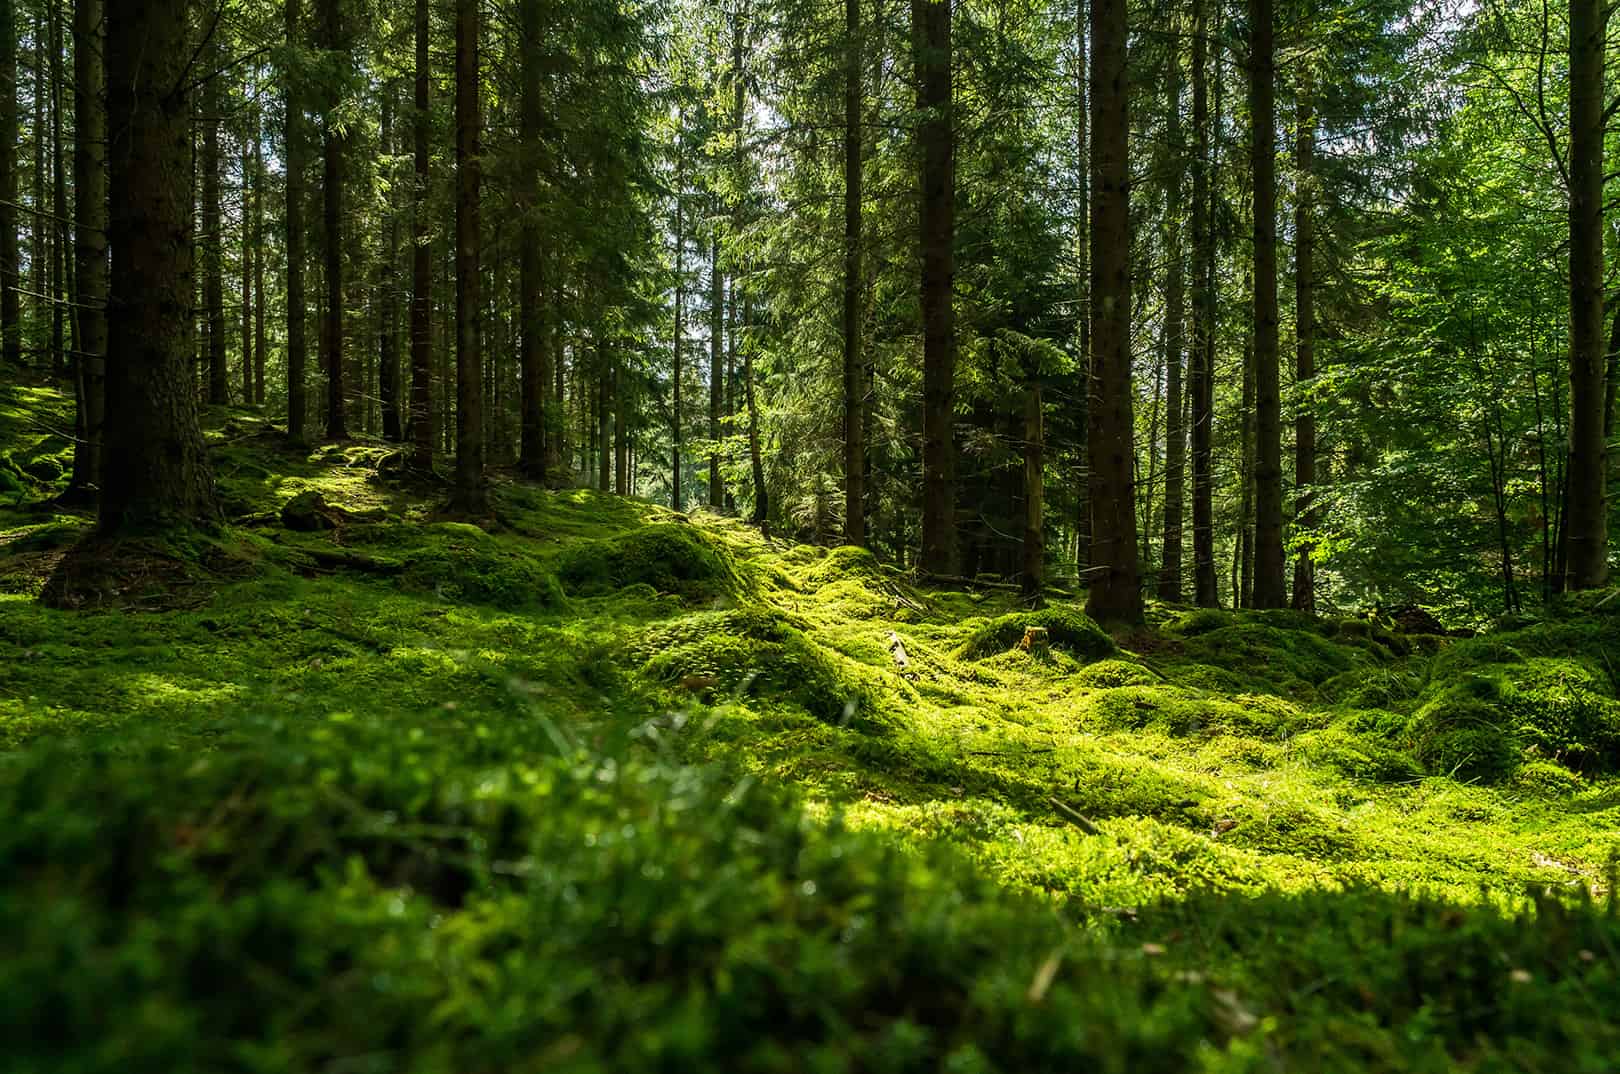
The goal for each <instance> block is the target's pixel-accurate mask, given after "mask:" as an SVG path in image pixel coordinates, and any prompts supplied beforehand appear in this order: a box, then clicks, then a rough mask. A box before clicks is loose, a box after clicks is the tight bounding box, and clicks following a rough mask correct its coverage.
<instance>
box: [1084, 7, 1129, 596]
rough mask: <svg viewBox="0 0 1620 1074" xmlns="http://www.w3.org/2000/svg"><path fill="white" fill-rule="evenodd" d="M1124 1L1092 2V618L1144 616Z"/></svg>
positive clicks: (1090, 422) (1090, 441)
mask: <svg viewBox="0 0 1620 1074" xmlns="http://www.w3.org/2000/svg"><path fill="white" fill-rule="evenodd" d="M1127 40H1128V36H1127V27H1126V5H1125V0H1092V5H1091V44H1092V52H1091V130H1092V140H1091V255H1092V256H1091V377H1090V396H1091V406H1090V414H1089V416H1088V421H1087V433H1088V445H1089V453H1090V466H1091V484H1090V488H1091V519H1092V536H1091V570H1090V587H1089V588H1090V593H1089V597H1088V599H1087V602H1086V608H1087V610H1088V611H1089V612H1090V613H1091V615H1092V616H1093V617H1094V618H1097V619H1099V620H1105V621H1106V620H1112V621H1123V622H1140V621H1141V619H1142V591H1141V579H1140V576H1139V572H1138V564H1137V549H1136V479H1135V472H1134V470H1135V467H1134V462H1135V444H1134V439H1133V438H1134V432H1135V419H1134V415H1133V404H1132V397H1131V396H1132V393H1131V265H1130V249H1131V236H1130V160H1129V157H1128V155H1127V153H1128V140H1129V133H1130V119H1129V107H1128V106H1129V99H1130V90H1129V86H1128V84H1127V82H1126V47H1127Z"/></svg>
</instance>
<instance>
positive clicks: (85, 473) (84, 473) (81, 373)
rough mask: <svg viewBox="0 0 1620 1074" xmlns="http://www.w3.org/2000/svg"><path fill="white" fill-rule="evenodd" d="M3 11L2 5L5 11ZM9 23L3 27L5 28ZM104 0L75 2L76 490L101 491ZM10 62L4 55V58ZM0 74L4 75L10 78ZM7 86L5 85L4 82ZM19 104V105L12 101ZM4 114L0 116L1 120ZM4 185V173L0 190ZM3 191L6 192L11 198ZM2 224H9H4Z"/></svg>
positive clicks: (82, 494) (104, 400)
mask: <svg viewBox="0 0 1620 1074" xmlns="http://www.w3.org/2000/svg"><path fill="white" fill-rule="evenodd" d="M3 16H4V13H3V12H0V17H3ZM4 32H5V28H4V27H3V26H0V33H4ZM104 40H105V35H104V34H103V26H102V0H77V2H76V3H75V4H74V8H73V85H74V117H75V118H74V145H73V189H74V193H75V197H74V205H73V207H74V212H75V217H74V225H73V235H74V239H75V249H74V258H75V262H76V265H75V271H74V273H73V276H74V280H75V281H76V283H77V290H76V293H75V294H74V301H75V302H76V303H77V304H78V306H77V310H78V319H79V332H78V336H79V347H78V349H79V354H78V356H77V357H76V358H75V360H74V363H73V364H74V369H75V370H76V371H77V376H76V377H75V382H76V383H75V389H76V394H77V397H78V407H79V416H78V421H77V422H76V425H77V427H78V431H79V436H78V442H77V443H76V444H75V445H74V451H73V479H72V485H71V491H72V494H74V495H76V496H78V497H80V498H89V497H90V496H92V495H94V494H95V492H96V490H98V489H99V488H100V485H101V437H102V426H103V423H104V422H105V420H106V406H107V384H106V377H107V111H106V102H105V97H104V96H103V95H104V94H105V92H106V88H107V85H106V84H107V79H106V70H105V68H104V67H103V65H102V49H103V47H104ZM0 66H3V61H0ZM3 77H4V76H3V74H0V78H3ZM0 93H3V87H0ZM12 107H13V108H15V106H14V105H13V106H12ZM3 123H4V120H3V119H0V124H3ZM4 185H5V180H4V178H0V189H3V188H4ZM5 196H6V195H5V194H4V193H0V197H5ZM0 226H3V225H0Z"/></svg>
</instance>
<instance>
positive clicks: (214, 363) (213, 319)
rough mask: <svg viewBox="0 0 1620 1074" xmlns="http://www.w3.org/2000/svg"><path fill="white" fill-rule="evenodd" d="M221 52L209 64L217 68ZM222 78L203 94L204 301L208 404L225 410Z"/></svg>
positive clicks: (212, 55)
mask: <svg viewBox="0 0 1620 1074" xmlns="http://www.w3.org/2000/svg"><path fill="white" fill-rule="evenodd" d="M218 55H219V53H218V52H217V50H210V52H209V56H210V59H209V60H207V61H206V62H207V63H209V64H212V65H213V66H215V67H217V66H218V65H219V63H218ZM220 85H221V80H220V78H219V77H217V76H216V77H213V78H210V79H208V81H207V84H206V86H205V87H204V90H203V117H202V121H203V159H202V188H203V189H202V197H203V234H202V243H203V247H202V252H203V273H204V277H203V301H204V303H206V304H207V307H208V402H209V403H210V404H212V405H214V406H225V405H226V404H228V403H229V402H230V401H231V382H230V372H229V369H228V367H227V364H226V354H225V233H224V224H223V223H222V214H221V212H220V192H219V187H220V178H219V176H220V171H221V170H222V169H223V167H224V159H223V158H222V157H221V155H220V151H219V123H220V114H221V113H222V112H224V110H225V101H224V95H223V94H222V93H221V92H220Z"/></svg>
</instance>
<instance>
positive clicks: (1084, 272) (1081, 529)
mask: <svg viewBox="0 0 1620 1074" xmlns="http://www.w3.org/2000/svg"><path fill="white" fill-rule="evenodd" d="M1089 11H1090V0H1076V3H1075V5H1074V55H1075V60H1074V89H1075V120H1074V126H1075V140H1074V160H1075V165H1074V166H1075V178H1076V180H1077V185H1078V187H1079V190H1078V192H1077V194H1076V195H1075V199H1074V204H1075V228H1074V232H1075V238H1074V244H1075V266H1076V270H1075V271H1076V273H1077V274H1078V276H1079V281H1080V288H1079V290H1080V293H1079V296H1078V298H1079V300H1080V301H1079V307H1080V315H1079V316H1078V317H1077V318H1076V321H1078V323H1079V331H1078V332H1077V333H1076V334H1077V335H1078V336H1079V340H1078V346H1077V347H1076V351H1077V353H1078V354H1079V363H1080V384H1079V386H1078V390H1077V391H1076V392H1075V395H1076V397H1077V398H1078V403H1077V405H1076V414H1075V422H1076V424H1077V425H1078V426H1079V428H1080V429H1082V430H1085V429H1087V428H1088V427H1089V426H1090V423H1091V418H1090V414H1091V163H1090V161H1091V150H1090V145H1089V133H1088V132H1089V130H1090V126H1091V124H1090V119H1091V114H1090V113H1091V104H1090V101H1091V92H1090V86H1089V85H1088V79H1089V78H1090V64H1089V63H1088V60H1087V49H1086V39H1087V37H1088V35H1089V27H1088V25H1087V24H1088V22H1089V21H1090V15H1089V14H1088V12H1089ZM1079 463H1080V465H1079V473H1078V474H1077V477H1078V481H1077V482H1076V487H1075V491H1074V500H1075V504H1074V523H1075V525H1074V531H1075V532H1074V565H1075V568H1076V570H1077V571H1078V572H1079V577H1080V578H1082V579H1084V578H1085V577H1086V569H1087V567H1088V566H1089V564H1090V562H1091V476H1090V474H1091V458H1090V452H1089V450H1088V449H1087V447H1086V445H1085V443H1084V439H1082V442H1081V444H1080V450H1079Z"/></svg>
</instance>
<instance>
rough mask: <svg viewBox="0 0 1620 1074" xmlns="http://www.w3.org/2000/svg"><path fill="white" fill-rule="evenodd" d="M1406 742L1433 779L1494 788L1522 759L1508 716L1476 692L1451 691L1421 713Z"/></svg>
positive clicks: (1407, 735)
mask: <svg viewBox="0 0 1620 1074" xmlns="http://www.w3.org/2000/svg"><path fill="white" fill-rule="evenodd" d="M1404 739H1405V743H1406V744H1407V745H1408V746H1409V748H1410V749H1411V751H1412V755H1413V756H1414V757H1415V758H1417V760H1418V762H1419V763H1420V764H1422V765H1423V767H1424V768H1425V769H1426V770H1427V771H1428V772H1430V773H1431V774H1433V775H1437V776H1450V777H1452V778H1453V779H1459V780H1469V781H1474V780H1477V781H1479V782H1482V783H1495V782H1498V781H1500V780H1502V779H1503V778H1505V777H1506V776H1508V775H1510V774H1511V773H1512V772H1513V770H1514V769H1515V768H1517V767H1518V765H1519V762H1520V760H1521V759H1522V753H1521V751H1520V748H1519V743H1518V740H1517V738H1516V737H1515V735H1514V733H1513V728H1512V724H1511V722H1510V720H1509V718H1508V716H1507V714H1506V713H1504V712H1503V711H1502V709H1501V708H1499V707H1498V706H1497V705H1496V704H1494V703H1493V702H1492V701H1491V700H1488V699H1487V698H1486V697H1482V696H1480V695H1479V694H1478V693H1477V692H1473V691H1469V690H1465V689H1459V690H1453V691H1450V692H1448V693H1446V694H1444V695H1442V696H1441V697H1439V698H1436V699H1435V700H1433V701H1431V702H1429V703H1428V704H1427V705H1425V706H1423V708H1422V709H1420V710H1418V714H1417V715H1416V716H1415V717H1413V719H1412V722H1411V723H1410V724H1408V725H1407V728H1406V732H1405V735H1404Z"/></svg>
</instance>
